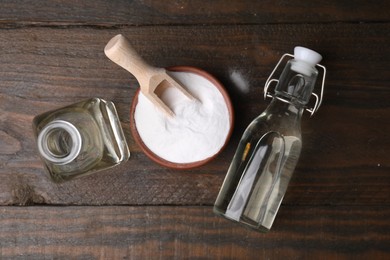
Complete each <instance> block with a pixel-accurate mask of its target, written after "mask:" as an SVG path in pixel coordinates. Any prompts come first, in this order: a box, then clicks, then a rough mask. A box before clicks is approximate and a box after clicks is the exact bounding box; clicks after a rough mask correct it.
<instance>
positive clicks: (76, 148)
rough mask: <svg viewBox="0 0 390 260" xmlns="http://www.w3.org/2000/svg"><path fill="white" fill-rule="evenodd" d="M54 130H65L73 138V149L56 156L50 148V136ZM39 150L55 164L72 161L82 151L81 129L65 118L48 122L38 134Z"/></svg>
mask: <svg viewBox="0 0 390 260" xmlns="http://www.w3.org/2000/svg"><path fill="white" fill-rule="evenodd" d="M54 130H61V131H65V132H66V133H67V134H68V135H69V137H70V138H71V142H72V145H71V149H70V151H69V153H67V154H65V155H64V156H56V155H55V153H53V151H52V150H51V149H50V148H49V137H50V134H51V133H52V132H53V131H54ZM37 142H38V150H39V153H40V154H41V156H42V157H43V158H44V159H46V160H48V161H50V162H52V163H55V164H67V163H70V162H72V161H73V160H74V159H76V157H77V156H78V155H79V153H80V151H81V145H82V138H81V134H80V132H79V130H78V129H77V128H76V127H75V126H74V125H73V124H71V123H69V122H67V121H64V120H55V121H52V122H50V123H49V124H47V125H46V126H45V127H44V128H43V129H42V130H41V132H40V133H39V135H38V140H37Z"/></svg>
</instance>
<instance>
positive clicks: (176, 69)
mask: <svg viewBox="0 0 390 260" xmlns="http://www.w3.org/2000/svg"><path fill="white" fill-rule="evenodd" d="M167 70H169V71H172V72H191V73H194V74H198V75H200V76H202V77H204V78H206V79H208V80H209V81H210V82H211V83H213V84H214V85H215V87H216V88H217V89H218V90H219V92H220V93H221V94H222V96H223V98H224V99H225V102H226V105H227V108H228V112H229V121H230V129H229V132H228V135H227V137H226V140H225V143H224V145H223V146H222V147H221V149H220V150H219V151H218V152H217V153H215V154H214V155H213V156H211V157H208V158H206V159H204V160H201V161H196V162H191V163H175V162H170V161H167V160H165V159H163V158H161V157H159V156H157V155H156V154H154V153H153V152H152V151H151V150H150V149H149V148H148V147H147V146H146V145H145V144H144V142H143V141H142V139H141V137H140V135H139V134H138V131H137V127H136V124H135V119H134V113H135V109H136V107H137V103H138V95H139V93H140V89H138V90H137V91H136V93H135V95H134V98H133V102H132V105H131V108H130V129H131V133H132V135H133V137H134V139H135V141H136V143H137V144H138V145H139V146H140V147H141V150H142V151H143V152H144V153H145V154H146V155H147V156H148V157H149V158H150V159H151V160H153V161H154V162H156V163H158V164H160V165H162V166H165V167H168V168H172V169H192V168H196V167H199V166H201V165H204V164H206V163H208V162H210V161H212V160H213V159H215V157H217V155H218V154H219V153H220V152H221V151H222V150H223V149H224V148H225V146H226V144H227V143H228V141H229V139H230V136H231V134H232V131H233V125H234V112H233V106H232V103H231V101H230V98H229V95H228V94H227V92H226V90H225V88H224V87H223V86H222V84H221V83H220V82H219V81H218V80H217V79H216V78H214V77H213V76H212V75H210V74H209V73H207V72H206V71H204V70H201V69H198V68H195V67H189V66H176V67H170V68H167Z"/></svg>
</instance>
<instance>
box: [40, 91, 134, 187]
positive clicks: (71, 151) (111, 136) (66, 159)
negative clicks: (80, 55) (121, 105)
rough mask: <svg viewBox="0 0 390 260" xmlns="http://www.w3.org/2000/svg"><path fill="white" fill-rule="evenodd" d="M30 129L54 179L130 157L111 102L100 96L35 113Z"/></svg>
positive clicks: (85, 171) (83, 172)
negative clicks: (39, 113) (31, 128)
mask: <svg viewBox="0 0 390 260" xmlns="http://www.w3.org/2000/svg"><path fill="white" fill-rule="evenodd" d="M33 129H34V132H35V135H36V139H37V145H38V151H39V154H40V156H41V158H42V160H43V162H44V163H45V167H46V169H47V171H48V172H49V174H50V176H51V178H52V180H53V181H55V182H62V181H66V180H70V179H72V178H75V177H79V176H82V175H86V174H90V173H93V172H96V171H98V170H103V169H106V168H109V167H113V166H115V165H117V164H119V163H121V162H123V161H126V160H128V159H129V157H130V151H129V148H128V146H127V142H126V139H125V136H124V133H123V130H122V128H121V125H120V121H119V118H118V114H117V112H116V109H115V106H114V104H113V103H112V102H107V101H105V100H103V99H100V98H92V99H88V100H85V101H82V102H79V103H76V104H72V105H69V106H67V107H64V108H60V109H56V110H53V111H49V112H46V113H43V114H41V115H39V116H36V117H35V118H34V120H33Z"/></svg>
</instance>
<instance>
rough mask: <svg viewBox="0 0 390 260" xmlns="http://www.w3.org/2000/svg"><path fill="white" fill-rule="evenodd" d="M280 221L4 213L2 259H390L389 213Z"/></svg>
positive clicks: (168, 214) (177, 214)
mask: <svg viewBox="0 0 390 260" xmlns="http://www.w3.org/2000/svg"><path fill="white" fill-rule="evenodd" d="M279 214H280V215H279V218H278V220H277V221H276V223H275V226H274V229H273V230H272V231H271V232H269V233H267V234H262V233H258V232H255V231H252V230H249V229H245V228H242V227H240V226H238V225H235V224H233V223H231V222H229V221H227V220H224V219H222V218H220V217H217V216H214V214H213V213H212V209H211V207H158V206H157V207H150V206H149V207H0V258H1V259H53V258H55V259H70V258H71V259H259V258H260V259H310V258H311V259H313V258H314V259H336V258H337V259H351V258H354V259H367V258H368V257H369V258H373V259H388V258H389V257H390V244H389V240H390V225H389V222H388V221H387V220H388V219H389V217H390V208H389V207H282V208H281V210H280V213H279ZM362 219H364V221H362Z"/></svg>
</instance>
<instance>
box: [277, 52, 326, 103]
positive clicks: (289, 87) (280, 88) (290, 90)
mask: <svg viewBox="0 0 390 260" xmlns="http://www.w3.org/2000/svg"><path fill="white" fill-rule="evenodd" d="M317 76H318V71H317V69H316V68H315V67H313V66H311V65H310V64H307V63H306V62H304V61H300V60H295V59H294V60H290V61H289V62H288V63H287V64H286V66H285V68H284V70H283V72H282V74H281V75H280V78H279V81H278V85H277V86H276V88H275V98H277V99H279V100H281V101H285V102H289V103H291V104H294V105H295V106H297V107H298V106H305V105H307V103H308V102H309V100H310V97H311V94H312V92H313V89H314V85H315V82H316V79H317Z"/></svg>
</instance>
